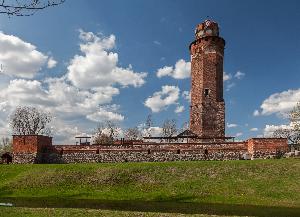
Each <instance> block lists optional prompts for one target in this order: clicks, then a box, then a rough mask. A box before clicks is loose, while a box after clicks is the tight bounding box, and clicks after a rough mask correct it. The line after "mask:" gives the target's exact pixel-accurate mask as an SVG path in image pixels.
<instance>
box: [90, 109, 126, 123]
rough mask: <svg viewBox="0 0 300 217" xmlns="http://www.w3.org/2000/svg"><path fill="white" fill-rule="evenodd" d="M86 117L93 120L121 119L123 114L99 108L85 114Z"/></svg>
mask: <svg viewBox="0 0 300 217" xmlns="http://www.w3.org/2000/svg"><path fill="white" fill-rule="evenodd" d="M87 118H88V119H89V120H91V121H94V122H98V123H99V122H104V121H117V122H118V121H123V120H124V116H123V115H120V114H117V113H115V112H111V111H107V110H106V109H105V108H101V107H100V108H99V110H98V111H97V112H95V113H93V114H90V115H87Z"/></svg>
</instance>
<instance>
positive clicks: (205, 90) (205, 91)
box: [204, 88, 209, 97]
mask: <svg viewBox="0 0 300 217" xmlns="http://www.w3.org/2000/svg"><path fill="white" fill-rule="evenodd" d="M208 95H209V89H208V88H205V89H204V96H205V97H207V96H208Z"/></svg>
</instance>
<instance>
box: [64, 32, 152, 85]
mask: <svg viewBox="0 0 300 217" xmlns="http://www.w3.org/2000/svg"><path fill="white" fill-rule="evenodd" d="M79 37H80V39H81V40H82V42H81V43H80V51H81V52H82V54H81V55H75V56H74V57H73V59H72V60H71V61H70V65H69V66H68V73H67V78H68V79H69V80H70V81H71V82H72V84H73V85H75V86H76V87H78V88H83V89H90V88H94V87H98V86H109V85H114V84H119V85H121V86H129V85H131V86H134V87H140V86H142V85H143V84H144V83H145V80H144V79H145V77H146V76H147V73H145V72H142V73H137V72H134V71H133V70H132V67H131V66H128V67H127V68H122V67H119V66H118V54H117V53H114V52H112V51H111V50H112V49H113V48H114V47H115V40H116V37H115V36H114V35H110V36H109V37H104V36H99V35H95V34H94V33H92V32H84V31H83V30H80V36H79Z"/></svg>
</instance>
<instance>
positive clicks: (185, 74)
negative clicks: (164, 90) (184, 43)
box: [156, 59, 191, 79]
mask: <svg viewBox="0 0 300 217" xmlns="http://www.w3.org/2000/svg"><path fill="white" fill-rule="evenodd" d="M156 75H157V77H159V78H161V77H164V76H171V77H173V78H175V79H185V78H189V77H190V76H191V63H190V62H186V61H185V60H183V59H180V60H178V61H177V62H176V64H175V66H174V67H173V66H165V67H163V68H160V69H158V70H157V72H156Z"/></svg>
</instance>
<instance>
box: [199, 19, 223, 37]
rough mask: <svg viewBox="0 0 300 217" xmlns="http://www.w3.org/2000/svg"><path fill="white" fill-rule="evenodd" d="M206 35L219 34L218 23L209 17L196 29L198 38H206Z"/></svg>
mask: <svg viewBox="0 0 300 217" xmlns="http://www.w3.org/2000/svg"><path fill="white" fill-rule="evenodd" d="M206 36H219V26H218V23H216V22H215V21H212V20H209V19H207V20H205V21H204V22H202V23H200V24H198V25H197V27H196V29H195V37H196V39H199V38H204V37H206Z"/></svg>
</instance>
